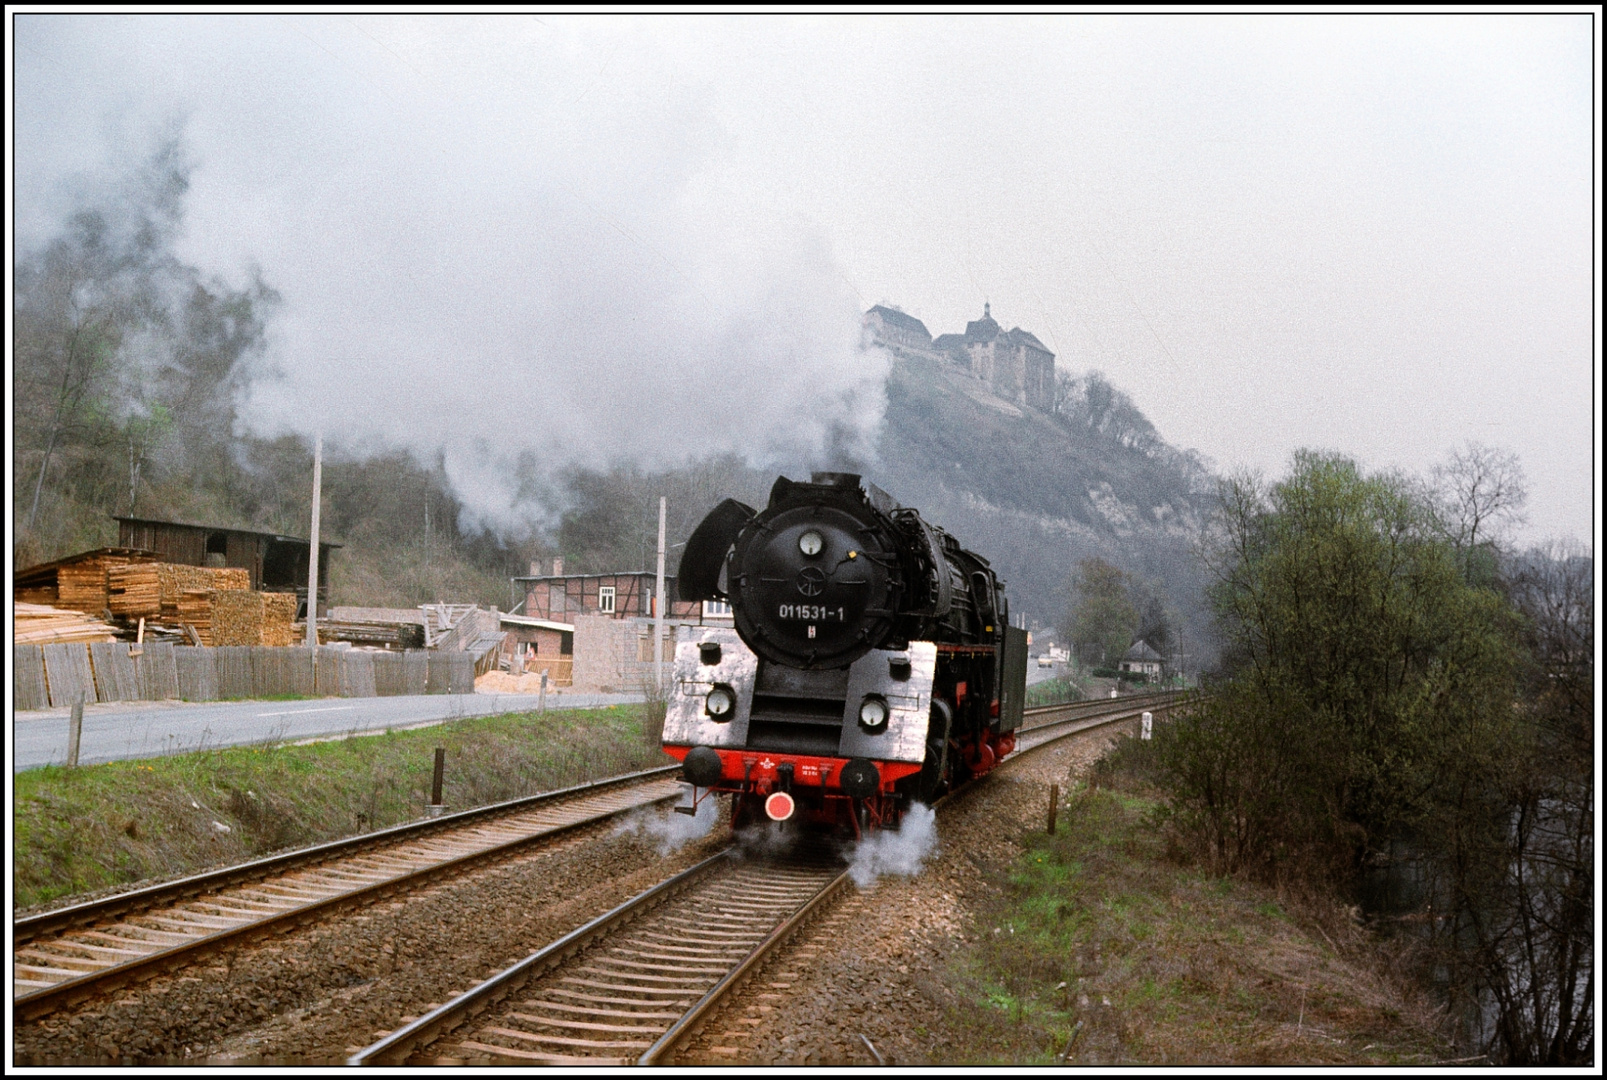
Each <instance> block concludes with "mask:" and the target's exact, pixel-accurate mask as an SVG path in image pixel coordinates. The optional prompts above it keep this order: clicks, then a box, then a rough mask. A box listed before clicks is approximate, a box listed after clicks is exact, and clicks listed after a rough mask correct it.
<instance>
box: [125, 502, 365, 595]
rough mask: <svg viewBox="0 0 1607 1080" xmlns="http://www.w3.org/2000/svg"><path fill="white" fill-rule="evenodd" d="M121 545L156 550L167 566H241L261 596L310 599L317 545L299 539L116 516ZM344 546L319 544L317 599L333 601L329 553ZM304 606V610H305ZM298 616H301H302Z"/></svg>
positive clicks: (240, 530)
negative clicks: (272, 594)
mask: <svg viewBox="0 0 1607 1080" xmlns="http://www.w3.org/2000/svg"><path fill="white" fill-rule="evenodd" d="M116 520H117V536H118V543H119V544H121V545H122V546H124V547H129V548H142V549H144V550H147V551H154V552H156V553H157V554H158V555H160V556H161V558H162V559H163V560H164V561H166V562H173V563H181V564H184V565H186V566H221V567H228V566H233V567H239V568H241V569H243V570H245V571H246V572H247V573H249V574H250V575H251V588H252V589H255V590H257V591H260V592H293V593H295V594H296V595H298V596H300V597H301V598H302V600H303V601H305V600H306V598H307V571H308V557H309V553H310V552H311V550H312V541H310V540H305V539H302V538H301V537H298V536H281V535H279V534H278V533H267V532H255V531H253V530H250V529H226V528H222V527H219V526H216V525H187V524H183V523H181V522H177V521H152V520H150V519H149V518H133V517H121V516H119V517H117V519H116ZM341 546H342V545H340V544H329V543H320V544H319V545H318V601H319V609H320V610H323V609H324V608H325V607H326V606H327V605H328V603H329V552H330V550H331V549H333V548H338V547H341ZM304 610H305V608H304V607H303V612H304ZM301 614H302V613H298V615H297V617H298V618H299V617H301Z"/></svg>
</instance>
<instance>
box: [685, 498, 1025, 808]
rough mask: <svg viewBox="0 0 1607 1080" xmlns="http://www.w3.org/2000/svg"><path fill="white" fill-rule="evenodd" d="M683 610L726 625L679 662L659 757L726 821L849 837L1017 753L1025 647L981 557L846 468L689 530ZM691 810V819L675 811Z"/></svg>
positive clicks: (704, 631)
mask: <svg viewBox="0 0 1607 1080" xmlns="http://www.w3.org/2000/svg"><path fill="white" fill-rule="evenodd" d="M677 588H678V591H679V595H680V598H681V599H682V600H726V601H728V602H729V603H730V605H731V610H732V614H733V616H734V624H735V625H734V628H732V629H726V628H723V627H707V626H704V627H694V628H691V633H690V634H689V639H688V640H682V641H681V642H680V643H679V644H678V645H677V646H676V650H675V666H674V685H673V686H672V688H671V691H670V700H669V703H668V708H667V711H666V715H665V720H664V750H665V751H666V752H667V753H668V754H670V755H671V756H673V757H675V758H676V759H678V760H680V761H681V762H682V766H683V774H684V776H685V778H686V780H687V782H689V783H690V784H692V785H693V787H694V807H695V805H696V804H697V803H698V802H700V801H701V800H702V799H703V798H707V797H710V796H712V795H714V794H716V793H727V794H729V795H731V796H732V798H733V805H732V825H733V827H740V826H742V825H743V824H745V823H746V822H749V821H755V820H763V819H764V818H769V819H771V820H774V821H789V820H790V821H797V822H803V823H808V824H811V825H816V826H821V827H828V828H837V829H841V830H843V831H845V832H852V833H853V834H855V835H859V834H861V833H863V832H864V831H866V830H867V829H875V828H880V827H885V826H888V825H891V824H894V823H896V822H897V821H898V820H899V818H900V817H901V816H902V814H903V812H904V811H905V809H907V808H908V806H909V805H910V803H911V802H912V801H915V800H919V801H922V802H930V801H932V800H933V799H935V798H937V797H938V796H939V795H941V794H942V793H943V792H944V791H945V790H947V789H948V788H949V787H950V786H952V785H954V784H956V783H958V782H960V781H962V780H964V779H967V778H969V777H973V776H980V775H982V774H984V773H986V772H988V771H989V770H990V769H991V768H993V766H994V765H995V764H996V763H997V762H998V761H999V760H1000V759H1001V758H1003V757H1004V755H1005V754H1008V753H1009V752H1010V751H1011V750H1012V749H1014V747H1015V730H1016V727H1017V726H1018V725H1019V724H1020V721H1021V709H1022V702H1023V698H1024V696H1025V692H1026V670H1027V640H1026V639H1027V635H1026V632H1025V631H1024V630H1020V629H1017V628H1015V627H1012V626H1010V618H1009V605H1008V602H1007V601H1006V599H1005V596H1004V583H1003V582H1001V581H1000V580H999V579H998V577H997V575H996V574H994V572H993V570H992V569H991V568H990V567H989V566H988V561H987V560H986V559H984V558H983V557H982V556H980V555H978V554H976V553H975V552H972V551H967V550H966V549H964V548H962V547H961V546H960V544H959V542H958V541H956V540H955V539H954V537H952V536H950V535H949V534H948V533H946V532H944V531H943V530H942V529H940V528H938V527H936V526H934V525H932V524H930V523H929V522H927V521H925V520H923V519H922V518H921V515H920V514H919V513H918V512H917V511H915V510H912V509H909V508H906V507H901V506H898V505H897V504H896V503H895V502H894V501H893V499H892V498H891V497H889V496H888V495H887V494H886V493H885V492H883V491H881V490H880V489H879V488H877V487H875V486H874V485H864V484H861V482H860V477H859V476H857V475H854V474H851V473H815V474H814V475H813V476H812V477H811V479H810V482H809V483H802V482H797V481H793V480H789V479H787V478H786V477H780V478H778V479H777V480H776V483H775V486H774V487H773V488H772V489H771V491H770V501H769V505H767V506H766V507H765V508H764V509H763V510H754V509H753V508H752V507H749V506H745V505H743V504H742V503H740V502H737V501H735V500H733V499H727V500H726V501H725V502H723V503H721V504H720V505H719V506H717V507H715V508H714V510H713V511H711V512H710V513H709V515H708V516H707V517H706V518H704V519H703V522H702V523H701V524H700V525H699V526H698V527H697V529H696V530H695V531H694V532H693V533H692V536H691V539H690V540H688V541H687V546H686V551H685V553H684V554H683V556H682V559H681V566H680V572H679V574H678V575H677ZM685 809H687V810H688V812H693V811H692V808H685Z"/></svg>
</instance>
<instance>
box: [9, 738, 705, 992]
mask: <svg viewBox="0 0 1607 1080" xmlns="http://www.w3.org/2000/svg"><path fill="white" fill-rule="evenodd" d="M679 768H680V767H679V766H678V765H671V766H666V767H664V768H658V769H649V770H647V771H645V772H639V773H632V774H629V775H626V776H619V777H613V778H610V779H607V780H602V781H598V782H595V783H592V784H583V785H580V786H578V787H573V788H566V789H564V790H562V791H554V792H546V793H543V794H541V795H533V796H528V797H526V798H522V799H514V800H511V801H509V802H505V803H498V804H496V805H493V806H486V807H480V808H477V809H474V810H466V811H463V812H461V813H457V814H451V815H447V816H443V817H440V818H434V819H430V820H425V821H419V822H413V823H409V824H406V825H399V826H396V827H394V828H391V829H385V830H381V831H379V832H374V833H367V834H364V835H362V836H356V837H351V838H348V839H346V840H339V841H335V842H333V843H329V844H321V845H319V846H317V847H312V848H305V849H302V850H300V851H294V852H289V853H287V854H284V855H278V856H273V857H270V858H267V859H260V860H257V861H255V862H251V863H246V864H243V865H240V866H234V867H229V868H226V869H223V870H217V871H212V872H209V873H206V874H200V875H197V876H194V877H190V878H185V879H183V880H180V881H173V882H167V883H164V884H161V885H155V886H152V887H150V888H146V889H139V890H135V891H132V892H127V893H120V894H118V895H115V896H111V897H107V898H104V899H102V900H97V901H92V902H90V903H85V904H79V905H76V906H73V907H68V908H62V909H59V910H57V911H51V912H45V913H43V914H41V915H35V916H31V917H29V918H24V919H19V920H17V921H16V923H15V924H14V926H13V951H12V977H13V982H14V990H13V998H12V1003H13V1014H14V1017H15V1020H16V1021H17V1022H19V1023H22V1022H27V1021H30V1020H34V1019H37V1018H38V1017H41V1016H44V1015H46V1014H48V1013H50V1012H53V1011H54V1010H56V1009H59V1008H62V1007H64V1006H68V1005H72V1004H75V1003H77V1002H80V1001H83V1000H86V999H88V998H91V997H95V996H97V995H100V994H103V993H106V992H108V991H110V990H114V989H116V988H118V987H120V986H124V985H126V984H128V983H130V982H134V981H138V980H141V979H146V978H150V977H152V976H154V975H158V974H162V973H164V972H167V971H171V970H173V969H175V968H178V967H182V966H184V965H186V964H189V963H191V962H193V961H194V960H196V959H197V958H199V957H201V956H203V955H206V954H209V953H211V952H213V951H215V950H217V949H219V948H221V947H226V946H233V945H236V944H238V943H239V942H241V941H242V940H245V939H248V938H250V937H254V936H258V935H261V934H264V933H273V932H278V931H283V930H285V929H288V928H290V927H292V926H295V925H298V924H301V923H305V922H309V921H313V920H316V919H319V918H322V917H325V916H326V915H328V914H330V913H331V912H332V911H334V910H337V909H340V908H344V907H348V906H351V905H354V904H363V903H368V902H371V901H373V900H375V899H378V898H380V897H383V896H387V895H391V894H393V893H396V892H398V891H404V890H408V889H413V888H417V887H418V886H419V885H422V884H424V883H426V882H429V881H433V880H436V879H438V878H440V877H442V876H446V875H451V874H454V873H460V872H462V871H463V870H465V869H467V868H469V867H471V866H473V865H476V864H479V863H482V862H485V861H487V860H492V859H496V858H499V857H503V856H506V855H509V854H512V853H514V852H516V851H519V850H521V849H523V848H525V847H528V846H530V845H532V844H537V843H542V842H546V841H548V840H550V839H553V838H555V837H557V836H560V835H563V834H565V833H568V832H571V831H573V830H575V829H578V828H581V827H584V826H586V825H590V824H593V823H596V822H600V821H605V820H607V819H609V818H613V817H617V816H619V815H621V814H624V813H628V812H629V811H631V810H634V809H637V808H640V807H644V806H651V805H654V804H657V803H663V802H667V801H669V800H672V799H675V798H678V797H679V796H680V794H681V791H682V786H681V784H680V782H679V781H678V780H677V779H676V774H677V773H678V771H679Z"/></svg>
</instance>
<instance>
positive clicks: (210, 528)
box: [112, 514, 346, 548]
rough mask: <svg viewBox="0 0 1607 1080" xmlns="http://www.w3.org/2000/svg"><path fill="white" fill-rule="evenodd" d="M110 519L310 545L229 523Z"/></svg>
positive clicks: (327, 545)
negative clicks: (212, 523) (235, 526)
mask: <svg viewBox="0 0 1607 1080" xmlns="http://www.w3.org/2000/svg"><path fill="white" fill-rule="evenodd" d="M112 520H113V521H118V522H123V521H128V522H132V523H134V524H135V525H166V526H169V527H170V528H175V529H204V530H205V531H207V532H224V533H239V534H241V535H242V536H265V537H267V538H268V539H269V540H277V541H279V542H281V543H286V544H309V545H310V544H311V543H312V541H311V540H309V539H307V538H306V537H305V536H284V535H282V534H280V533H271V532H261V531H259V530H257V529H236V528H234V527H233V526H230V525H195V524H192V523H190V522H188V521H158V520H156V519H155V518H137V517H128V516H126V515H124V514H113V515H112ZM318 546H319V547H321V548H338V547H345V546H346V545H345V544H337V543H334V542H333V541H330V540H320V541H318Z"/></svg>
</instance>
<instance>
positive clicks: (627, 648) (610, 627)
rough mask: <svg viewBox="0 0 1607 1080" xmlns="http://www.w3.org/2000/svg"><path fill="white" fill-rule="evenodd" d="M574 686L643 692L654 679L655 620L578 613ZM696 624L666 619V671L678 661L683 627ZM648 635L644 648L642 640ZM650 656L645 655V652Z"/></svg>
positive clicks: (587, 689)
mask: <svg viewBox="0 0 1607 1080" xmlns="http://www.w3.org/2000/svg"><path fill="white" fill-rule="evenodd" d="M574 624H575V653H574V675H573V679H574V682H573V686H574V689H576V690H578V691H582V692H584V693H591V694H639V693H641V692H642V690H643V688H644V687H646V686H649V685H651V683H652V682H653V660H652V655H653V653H652V640H653V620H652V619H614V618H610V617H609V616H607V615H576V616H575V617H574ZM693 625H695V624H693V623H690V622H687V621H685V620H681V621H679V622H677V621H675V620H670V619H666V620H664V675H665V679H666V680H668V678H669V677H670V673H671V672H672V671H673V670H674V664H675V642H676V640H677V632H678V631H679V632H680V633H684V632H685V631H684V630H681V629H680V628H681V627H683V626H693ZM644 636H645V639H646V642H647V647H646V649H645V650H644V649H643V647H642V641H643V639H644ZM644 655H645V656H646V657H647V659H645V660H644V659H642V657H643V656H644Z"/></svg>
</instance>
